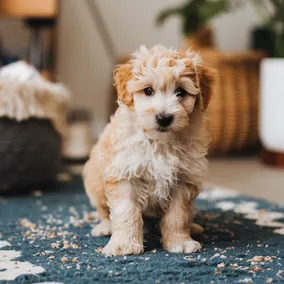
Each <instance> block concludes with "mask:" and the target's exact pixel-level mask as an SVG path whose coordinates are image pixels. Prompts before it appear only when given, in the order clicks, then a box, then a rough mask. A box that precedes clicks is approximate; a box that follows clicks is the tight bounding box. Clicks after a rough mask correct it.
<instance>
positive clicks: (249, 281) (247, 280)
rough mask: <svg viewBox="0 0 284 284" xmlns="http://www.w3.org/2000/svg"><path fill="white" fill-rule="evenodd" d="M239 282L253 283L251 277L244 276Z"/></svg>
mask: <svg viewBox="0 0 284 284" xmlns="http://www.w3.org/2000/svg"><path fill="white" fill-rule="evenodd" d="M239 282H242V283H253V281H252V279H251V278H244V279H241V280H240V281H239Z"/></svg>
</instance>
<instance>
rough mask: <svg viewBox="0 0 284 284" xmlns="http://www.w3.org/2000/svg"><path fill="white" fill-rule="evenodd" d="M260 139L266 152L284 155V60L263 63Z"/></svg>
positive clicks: (261, 71)
mask: <svg viewBox="0 0 284 284" xmlns="http://www.w3.org/2000/svg"><path fill="white" fill-rule="evenodd" d="M260 139H261V142H262V145H263V147H264V148H265V150H267V151H270V152H275V153H284V59H280V58H279V59H277V58H276V59H270V58H268V59H264V60H263V61H262V62H261V70H260Z"/></svg>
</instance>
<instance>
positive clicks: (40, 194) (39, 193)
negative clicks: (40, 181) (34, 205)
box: [32, 190, 42, 197]
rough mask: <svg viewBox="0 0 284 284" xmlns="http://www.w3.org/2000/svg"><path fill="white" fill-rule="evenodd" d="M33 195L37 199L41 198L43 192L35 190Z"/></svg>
mask: <svg viewBox="0 0 284 284" xmlns="http://www.w3.org/2000/svg"><path fill="white" fill-rule="evenodd" d="M32 195H33V196H35V197H41V196H42V191H40V190H35V191H33V192H32Z"/></svg>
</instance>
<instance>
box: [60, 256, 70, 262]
mask: <svg viewBox="0 0 284 284" xmlns="http://www.w3.org/2000/svg"><path fill="white" fill-rule="evenodd" d="M61 261H62V262H63V263H67V262H68V261H69V259H68V258H67V257H66V256H63V257H62V258H61Z"/></svg>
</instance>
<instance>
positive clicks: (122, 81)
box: [113, 62, 133, 107]
mask: <svg viewBox="0 0 284 284" xmlns="http://www.w3.org/2000/svg"><path fill="white" fill-rule="evenodd" d="M132 67H133V65H132V63H131V62H127V63H125V64H122V65H118V66H117V67H116V68H115V70H114V72H113V76H114V85H115V87H116V89H117V96H118V99H119V100H120V101H122V102H123V103H124V104H125V105H126V106H128V107H131V106H132V105H133V96H132V94H131V93H129V92H128V90H127V83H128V82H129V80H131V79H132Z"/></svg>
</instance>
